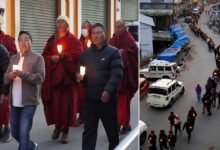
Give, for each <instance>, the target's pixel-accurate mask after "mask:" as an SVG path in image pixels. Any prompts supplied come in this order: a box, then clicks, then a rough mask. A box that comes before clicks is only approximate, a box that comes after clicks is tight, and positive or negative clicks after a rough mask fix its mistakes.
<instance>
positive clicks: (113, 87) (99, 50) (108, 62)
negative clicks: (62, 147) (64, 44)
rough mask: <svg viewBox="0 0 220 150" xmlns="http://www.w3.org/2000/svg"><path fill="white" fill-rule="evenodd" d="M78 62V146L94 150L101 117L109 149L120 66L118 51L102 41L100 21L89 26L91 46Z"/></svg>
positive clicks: (115, 133)
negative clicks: (81, 112)
mask: <svg viewBox="0 0 220 150" xmlns="http://www.w3.org/2000/svg"><path fill="white" fill-rule="evenodd" d="M79 65H80V66H81V67H82V66H84V67H85V68H86V71H85V75H84V74H82V73H77V80H78V81H82V82H83V83H84V86H85V105H84V132H83V141H82V149H83V150H95V146H96V139H97V128H98V123H99V119H101V121H102V124H103V126H104V128H105V130H106V133H107V136H108V140H109V150H113V149H114V148H115V147H116V146H117V145H118V143H119V137H118V128H117V111H116V108H117V89H118V85H119V82H120V81H121V79H122V75H123V72H122V68H123V67H122V60H121V57H120V54H119V52H118V50H117V49H116V48H114V47H111V46H110V45H108V44H107V43H106V37H105V32H104V27H103V25H102V24H100V23H97V24H94V25H93V27H92V45H91V47H90V48H88V49H87V50H85V52H84V53H83V54H82V55H81V58H80V63H79ZM80 70H81V69H80Z"/></svg>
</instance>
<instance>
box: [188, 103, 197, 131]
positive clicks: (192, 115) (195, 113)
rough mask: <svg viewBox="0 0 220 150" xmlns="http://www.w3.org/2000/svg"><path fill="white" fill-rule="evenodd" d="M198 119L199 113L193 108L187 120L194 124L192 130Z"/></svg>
mask: <svg viewBox="0 0 220 150" xmlns="http://www.w3.org/2000/svg"><path fill="white" fill-rule="evenodd" d="M196 117H197V112H196V110H195V108H194V107H193V106H192V107H191V109H190V110H189V112H188V115H187V118H188V119H189V120H190V121H191V122H192V130H193V128H194V125H195V120H196Z"/></svg>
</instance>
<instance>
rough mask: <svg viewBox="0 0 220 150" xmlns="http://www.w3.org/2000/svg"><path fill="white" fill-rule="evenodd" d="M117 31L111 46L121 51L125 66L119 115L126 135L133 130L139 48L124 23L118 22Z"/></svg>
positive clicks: (119, 99) (121, 126) (119, 101)
mask: <svg viewBox="0 0 220 150" xmlns="http://www.w3.org/2000/svg"><path fill="white" fill-rule="evenodd" d="M115 30H116V32H115V34H114V35H113V37H112V38H111V39H110V40H109V44H110V45H112V46H115V47H116V48H118V49H119V52H120V54H121V56H122V61H123V64H124V68H123V79H122V81H121V83H120V86H119V96H118V101H117V102H118V105H117V107H118V108H117V113H118V125H119V129H121V131H120V132H121V134H125V133H127V132H128V131H130V130H131V126H130V103H131V99H132V97H133V96H134V94H135V92H136V91H137V89H138V46H137V44H136V42H135V40H134V38H133V37H132V35H131V34H130V33H129V32H128V31H127V28H126V26H125V23H124V22H123V21H121V20H118V21H116V24H115Z"/></svg>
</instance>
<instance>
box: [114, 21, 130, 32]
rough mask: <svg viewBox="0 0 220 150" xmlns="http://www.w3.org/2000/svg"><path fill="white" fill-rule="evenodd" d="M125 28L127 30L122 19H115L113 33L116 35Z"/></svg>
mask: <svg viewBox="0 0 220 150" xmlns="http://www.w3.org/2000/svg"><path fill="white" fill-rule="evenodd" d="M126 30H127V28H126V25H125V23H124V21H122V20H118V21H116V23H115V34H116V35H120V34H122V33H123V32H124V31H126Z"/></svg>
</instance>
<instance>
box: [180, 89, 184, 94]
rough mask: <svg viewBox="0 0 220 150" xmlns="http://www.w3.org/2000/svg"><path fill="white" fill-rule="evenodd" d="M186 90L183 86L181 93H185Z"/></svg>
mask: <svg viewBox="0 0 220 150" xmlns="http://www.w3.org/2000/svg"><path fill="white" fill-rule="evenodd" d="M184 92H185V88H184V87H183V88H182V90H181V92H180V95H183V94H184Z"/></svg>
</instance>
